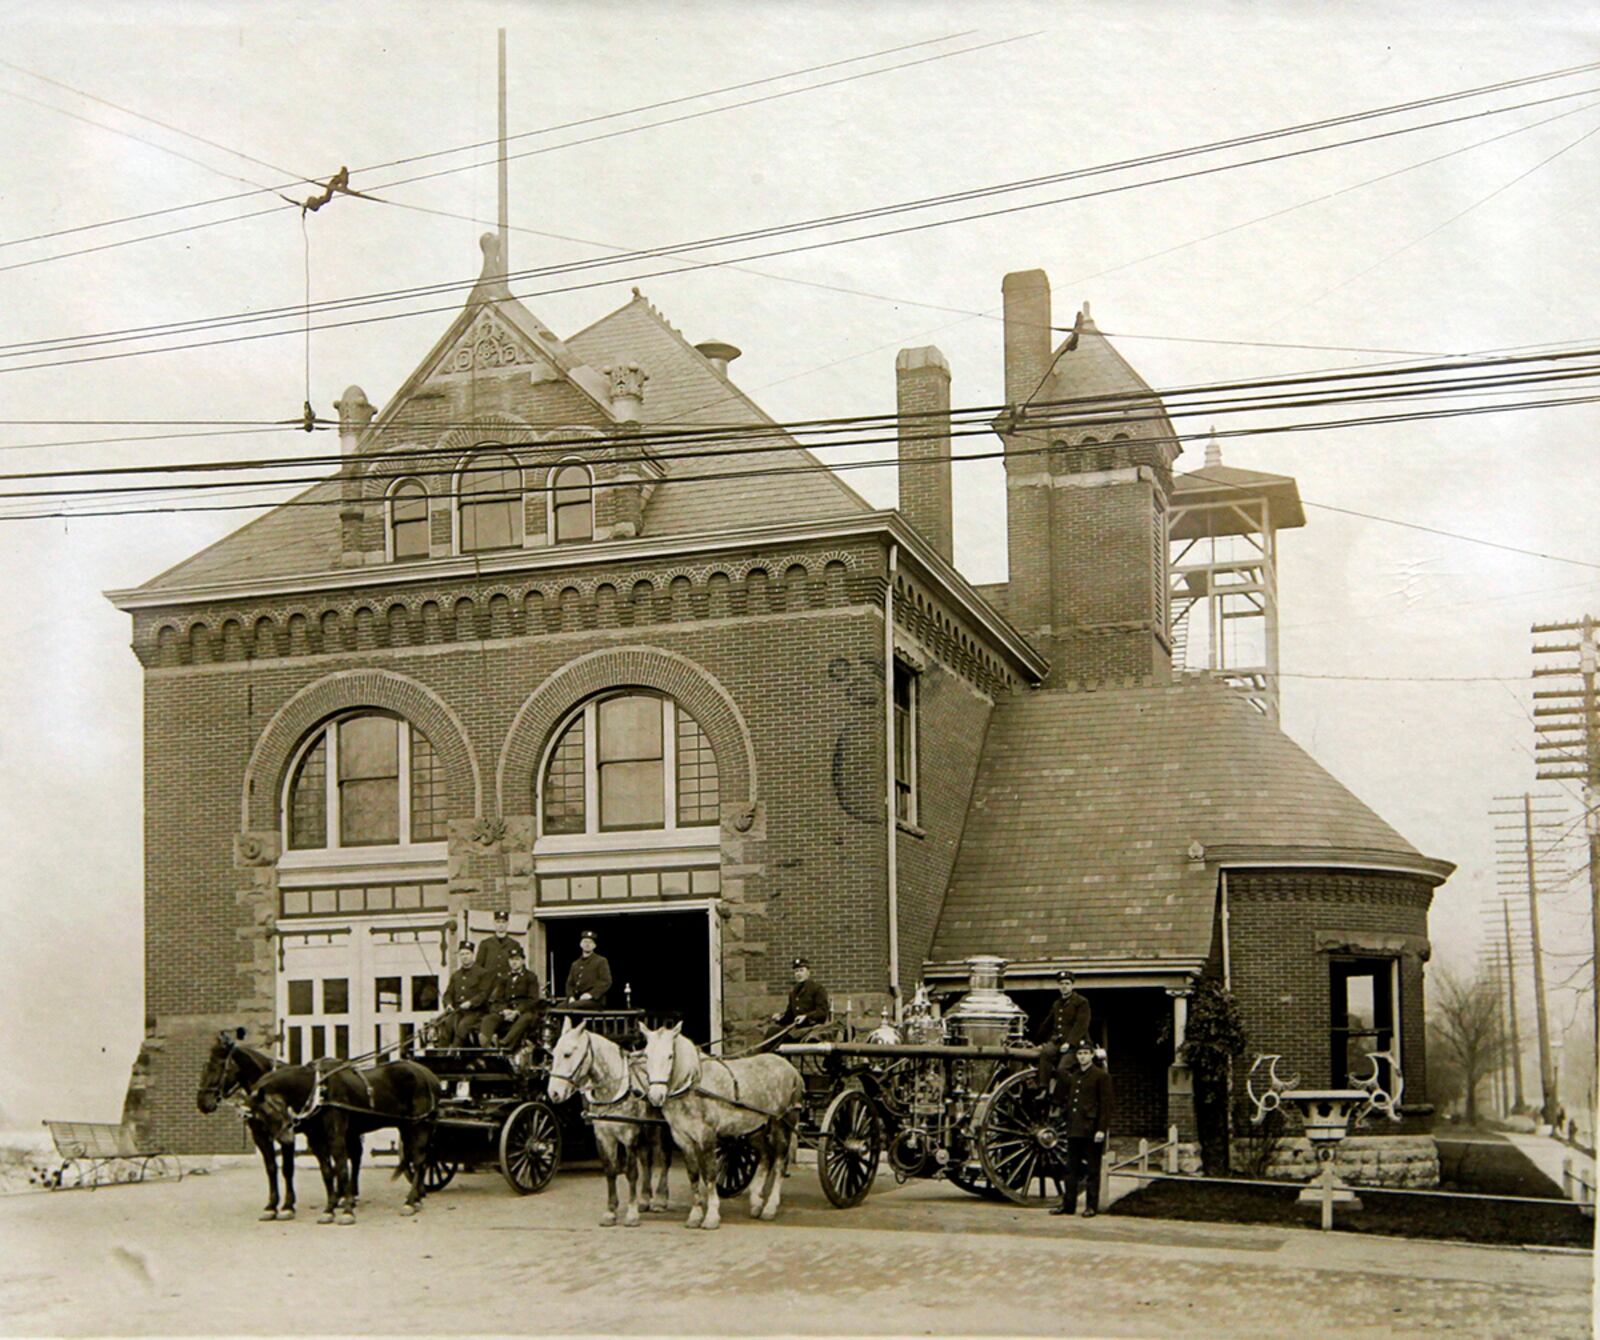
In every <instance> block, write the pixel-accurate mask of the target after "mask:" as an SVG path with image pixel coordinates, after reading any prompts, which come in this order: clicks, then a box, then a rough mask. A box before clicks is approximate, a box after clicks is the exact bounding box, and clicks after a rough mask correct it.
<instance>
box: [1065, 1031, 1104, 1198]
mask: <svg viewBox="0 0 1600 1340" xmlns="http://www.w3.org/2000/svg"><path fill="white" fill-rule="evenodd" d="M1056 1096H1057V1098H1058V1099H1059V1100H1060V1102H1061V1109H1062V1112H1063V1113H1064V1114H1065V1117H1066V1125H1067V1177H1066V1186H1065V1187H1064V1188H1063V1189H1062V1195H1061V1204H1059V1205H1057V1206H1055V1207H1054V1208H1053V1209H1052V1210H1051V1211H1050V1213H1051V1214H1076V1213H1077V1212H1078V1183H1079V1181H1080V1179H1086V1183H1087V1184H1086V1185H1085V1187H1084V1197H1083V1199H1084V1208H1083V1217H1084V1218H1085V1219H1090V1218H1093V1217H1094V1216H1095V1215H1096V1214H1098V1213H1099V1212H1100V1158H1101V1156H1102V1155H1103V1154H1104V1153H1105V1150H1106V1132H1107V1131H1108V1130H1109V1129H1110V1126H1111V1076H1110V1075H1108V1074H1106V1072H1105V1071H1104V1070H1103V1069H1101V1068H1100V1067H1099V1066H1098V1065H1096V1064H1095V1061H1094V1043H1093V1042H1091V1041H1090V1040H1089V1039H1088V1038H1084V1039H1083V1040H1082V1041H1081V1042H1079V1043H1078V1044H1077V1047H1076V1048H1075V1049H1074V1050H1073V1059H1072V1060H1071V1061H1070V1062H1063V1063H1062V1066H1061V1073H1060V1076H1059V1078H1058V1080H1057V1086H1056Z"/></svg>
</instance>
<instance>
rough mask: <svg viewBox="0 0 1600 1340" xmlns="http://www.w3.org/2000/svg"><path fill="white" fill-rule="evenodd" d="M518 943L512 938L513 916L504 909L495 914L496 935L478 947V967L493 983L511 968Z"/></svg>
mask: <svg viewBox="0 0 1600 1340" xmlns="http://www.w3.org/2000/svg"><path fill="white" fill-rule="evenodd" d="M517 947H518V942H517V941H516V940H514V939H513V938H512V936H511V914H510V913H509V912H507V911H506V910H505V909H504V908H502V909H501V910H500V911H498V912H496V913H495V914H494V934H493V935H491V936H489V937H488V939H486V940H484V941H483V943H482V944H480V945H479V946H478V966H479V967H480V968H483V969H485V970H486V971H487V972H488V974H489V980H490V981H493V980H494V979H495V978H496V977H499V976H501V975H502V974H503V973H504V972H505V971H506V969H507V968H509V967H510V966H511V951H512V950H513V949H515V948H517Z"/></svg>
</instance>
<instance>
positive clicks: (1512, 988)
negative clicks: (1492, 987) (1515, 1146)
mask: <svg viewBox="0 0 1600 1340" xmlns="http://www.w3.org/2000/svg"><path fill="white" fill-rule="evenodd" d="M1500 911H1501V914H1502V915H1503V916H1504V918H1505V928H1506V999H1507V1001H1508V1002H1509V1003H1510V1011H1511V1037H1510V1040H1509V1041H1510V1047H1511V1073H1512V1075H1513V1076H1514V1077H1515V1080H1516V1090H1515V1096H1514V1098H1513V1100H1512V1107H1511V1110H1512V1111H1513V1112H1520V1111H1522V1109H1523V1106H1524V1105H1525V1103H1526V1101H1527V1100H1526V1099H1525V1098H1524V1097H1523V1093H1522V1030H1521V1028H1520V1027H1519V1026H1518V1024H1517V972H1516V968H1515V967H1514V966H1513V959H1512V947H1511V906H1510V904H1508V903H1507V902H1506V901H1505V899H1503V898H1502V899H1501V900H1500Z"/></svg>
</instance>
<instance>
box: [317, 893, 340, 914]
mask: <svg viewBox="0 0 1600 1340" xmlns="http://www.w3.org/2000/svg"><path fill="white" fill-rule="evenodd" d="M311 910H312V911H313V912H337V911H338V910H339V890H338V889H312V890H311Z"/></svg>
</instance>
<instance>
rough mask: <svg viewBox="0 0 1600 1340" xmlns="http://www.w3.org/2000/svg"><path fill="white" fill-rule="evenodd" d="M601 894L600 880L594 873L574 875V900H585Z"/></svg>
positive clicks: (576, 901)
mask: <svg viewBox="0 0 1600 1340" xmlns="http://www.w3.org/2000/svg"><path fill="white" fill-rule="evenodd" d="M599 896H600V881H599V879H598V878H596V877H595V876H594V875H574V876H573V877H572V901H573V902H575V903H579V902H585V901H587V900H588V899H590V898H598V897H599Z"/></svg>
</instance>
